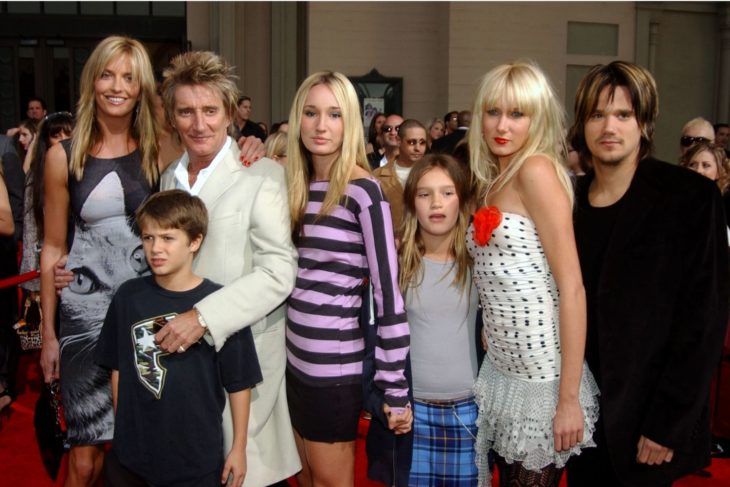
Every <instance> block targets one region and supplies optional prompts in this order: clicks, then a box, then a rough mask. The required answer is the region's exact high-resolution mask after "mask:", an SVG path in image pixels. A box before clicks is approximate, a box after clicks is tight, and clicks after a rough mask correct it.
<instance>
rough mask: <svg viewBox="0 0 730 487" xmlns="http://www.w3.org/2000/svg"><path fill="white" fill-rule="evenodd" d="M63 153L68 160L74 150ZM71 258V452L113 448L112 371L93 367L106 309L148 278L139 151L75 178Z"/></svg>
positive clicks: (66, 374)
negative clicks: (139, 213) (139, 218)
mask: <svg viewBox="0 0 730 487" xmlns="http://www.w3.org/2000/svg"><path fill="white" fill-rule="evenodd" d="M64 148H65V149H66V154H67V156H68V157H69V160H70V154H69V148H70V144H69V143H65V144H64ZM68 189H69V195H70V214H69V220H70V223H69V242H68V247H69V256H68V264H67V265H66V269H68V270H71V271H73V273H74V280H73V281H72V282H71V284H70V285H69V286H68V287H67V288H65V289H64V290H63V292H62V294H61V300H60V303H59V310H58V314H59V319H60V324H61V326H60V334H59V336H60V338H59V343H60V349H61V352H60V354H61V358H60V374H61V393H62V395H63V405H64V412H65V414H66V423H67V426H68V442H69V444H71V445H72V446H80V445H95V444H99V443H104V442H108V441H111V439H112V435H113V432H114V416H113V412H112V399H111V384H110V377H111V374H110V371H109V370H106V369H103V368H101V367H99V366H98V365H96V364H95V363H94V349H95V348H96V342H97V339H98V337H99V333H100V332H101V327H102V324H103V323H104V317H105V316H106V312H107V308H108V307H109V303H110V302H111V299H112V297H113V296H114V293H115V292H116V290H117V288H118V287H119V286H120V285H121V284H122V283H123V282H124V281H126V280H128V279H131V278H133V277H138V276H140V275H143V274H147V273H148V266H147V262H146V261H145V257H144V252H143V250H142V243H141V240H140V238H139V235H138V231H137V229H136V227H135V225H134V212H135V210H136V209H137V208H138V207H139V206H140V205H141V204H142V203H143V202H144V200H145V199H146V198H147V197H148V196H149V195H150V194H151V193H152V191H153V188H152V187H151V186H150V185H149V184H148V183H147V181H146V180H145V178H144V175H143V173H142V164H141V157H140V154H139V151H138V150H135V151H134V152H132V153H131V154H128V155H126V156H123V157H119V158H115V159H98V158H95V157H91V156H89V157H88V159H87V161H86V164H85V165H84V175H83V178H82V179H81V181H77V180H76V177H75V176H74V175H73V174H69V178H68Z"/></svg>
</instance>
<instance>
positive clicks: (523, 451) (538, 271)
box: [466, 212, 598, 485]
mask: <svg viewBox="0 0 730 487" xmlns="http://www.w3.org/2000/svg"><path fill="white" fill-rule="evenodd" d="M466 241H467V248H468V250H469V253H470V254H471V256H472V257H473V259H474V270H473V274H472V275H473V279H474V283H475V285H476V286H477V289H478V290H479V299H480V301H481V305H482V308H483V318H484V320H483V321H484V330H483V333H484V336H485V337H486V341H487V346H488V348H487V356H486V357H485V359H484V363H483V364H482V367H481V370H480V371H479V377H478V379H477V382H476V384H475V386H474V393H475V397H476V400H477V404H478V405H479V418H478V420H477V426H478V427H479V433H478V436H477V446H476V449H477V464H478V466H479V472H480V485H490V484H489V468H488V465H487V454H488V452H489V450H490V449H494V450H495V451H496V452H497V453H499V454H500V455H501V456H502V457H504V458H505V459H506V460H507V461H508V462H510V463H511V462H514V461H518V462H522V463H523V466H524V467H525V468H528V469H530V470H540V469H542V468H544V467H545V466H547V465H549V464H551V463H552V464H555V465H556V466H558V467H562V466H564V465H565V462H567V460H568V458H569V457H570V456H571V455H573V454H579V453H580V449H581V448H585V447H588V446H595V443H594V442H593V440H592V437H593V431H594V429H595V427H594V424H595V421H596V419H597V418H598V398H597V395H598V386H597V385H596V382H595V380H594V379H593V376H592V375H591V373H590V371H589V370H588V367H587V365H584V367H583V377H582V381H581V388H580V403H581V406H582V407H583V416H584V421H585V425H584V427H585V433H584V436H583V442H581V443H579V444H578V445H576V446H575V447H574V448H573V449H571V450H569V451H563V452H556V451H555V450H554V445H553V429H552V421H553V416H554V415H555V408H556V406H557V399H558V392H559V386H560V335H559V330H558V326H559V301H558V290H557V287H556V285H555V280H554V279H553V276H552V273H551V272H550V268H549V266H548V263H547V259H546V258H545V254H544V252H543V249H542V244H541V243H540V239H539V236H538V234H537V230H536V228H535V225H534V223H533V222H532V220H530V219H529V218H527V217H524V216H521V215H517V214H514V213H504V212H502V221H501V222H500V224H499V225H498V226H497V228H495V229H494V230H493V232H492V235H491V238H490V239H489V241H488V242H487V244H486V245H484V246H479V245H478V244H477V243H476V242H475V241H474V239H473V226H471V227H470V228H469V231H468V232H467V239H466Z"/></svg>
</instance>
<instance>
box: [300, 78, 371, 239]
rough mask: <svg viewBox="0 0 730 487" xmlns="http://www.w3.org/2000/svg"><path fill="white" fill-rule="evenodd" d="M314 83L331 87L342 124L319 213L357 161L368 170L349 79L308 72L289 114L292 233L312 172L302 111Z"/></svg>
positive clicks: (339, 192)
mask: <svg viewBox="0 0 730 487" xmlns="http://www.w3.org/2000/svg"><path fill="white" fill-rule="evenodd" d="M317 85H325V86H327V87H328V88H329V89H330V90H332V94H333V95H334V97H335V100H337V104H338V105H339V107H340V110H341V113H342V123H343V125H344V133H343V136H342V147H341V148H340V154H339V156H337V159H335V162H334V164H333V165H332V168H331V170H330V174H329V187H328V188H327V194H326V195H325V197H324V202H323V203H322V207H321V209H320V211H319V214H320V215H327V214H329V212H330V211H332V209H333V208H334V207H335V206H336V205H337V204H338V203H339V202H340V200H341V198H342V196H343V195H344V194H345V190H346V188H347V183H348V182H349V180H350V178H351V175H352V170H353V169H354V167H355V166H356V165H357V166H360V167H361V168H362V169H364V170H365V171H367V172H368V173H370V172H371V171H370V165H369V164H368V160H367V156H366V155H365V137H364V135H363V130H362V122H361V120H362V117H361V115H360V104H359V102H358V98H357V93H355V88H354V87H353V86H352V83H350V80H348V79H347V77H346V76H345V75H343V74H340V73H336V72H332V71H320V72H318V73H314V74H313V75H311V76H309V77H308V78H307V79H305V80H304V82H303V83H302V84H301V86H300V87H299V89H298V90H297V94H296V95H295V96H294V102H293V103H292V107H291V112H290V114H289V134H288V145H287V161H288V162H287V165H286V174H287V180H288V184H289V208H290V210H291V228H292V234H293V235H294V236H296V235H297V234H298V232H299V229H300V227H301V224H302V219H303V218H304V211H305V209H306V207H307V203H308V200H309V183H310V182H311V180H312V175H313V173H314V170H313V167H312V157H311V154H310V152H309V151H308V150H307V148H306V147H305V146H304V143H303V142H302V137H301V127H302V114H303V111H304V102H305V100H306V99H307V95H309V91H310V90H311V89H312V87H314V86H317Z"/></svg>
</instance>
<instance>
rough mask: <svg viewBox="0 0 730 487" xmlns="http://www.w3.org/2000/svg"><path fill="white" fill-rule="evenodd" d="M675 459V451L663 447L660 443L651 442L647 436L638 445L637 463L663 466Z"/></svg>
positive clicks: (640, 439) (642, 437)
mask: <svg viewBox="0 0 730 487" xmlns="http://www.w3.org/2000/svg"><path fill="white" fill-rule="evenodd" d="M673 457H674V450H672V449H671V448H667V447H666V446H662V445H660V444H659V443H656V442H654V441H651V440H650V439H649V438H647V437H646V436H643V435H642V436H641V437H640V438H639V444H638V445H637V453H636V462H637V463H645V464H647V465H661V464H662V463H669V462H671V461H672V458H673Z"/></svg>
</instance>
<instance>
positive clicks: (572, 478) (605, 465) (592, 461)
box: [566, 417, 672, 487]
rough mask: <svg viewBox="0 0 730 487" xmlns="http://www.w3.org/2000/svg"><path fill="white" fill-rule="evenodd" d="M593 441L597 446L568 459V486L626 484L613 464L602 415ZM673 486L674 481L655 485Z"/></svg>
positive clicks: (657, 486)
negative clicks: (620, 478)
mask: <svg viewBox="0 0 730 487" xmlns="http://www.w3.org/2000/svg"><path fill="white" fill-rule="evenodd" d="M593 441H595V442H596V445H597V447H596V448H585V449H583V450H581V452H580V455H576V456H573V457H571V459H570V460H569V461H568V464H567V465H566V471H567V474H568V487H594V486H597V485H607V486H608V485H610V486H615V487H619V486H622V485H624V484H622V483H621V481H619V479H618V477H617V476H616V472H615V470H614V469H613V465H612V464H611V459H610V458H609V455H608V447H607V446H606V437H605V436H604V434H603V421H601V418H600V417H599V418H598V421H596V431H595V433H594V434H593ZM671 486H672V482H669V483H668V484H664V485H663V486H662V485H656V486H653V487H671Z"/></svg>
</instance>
